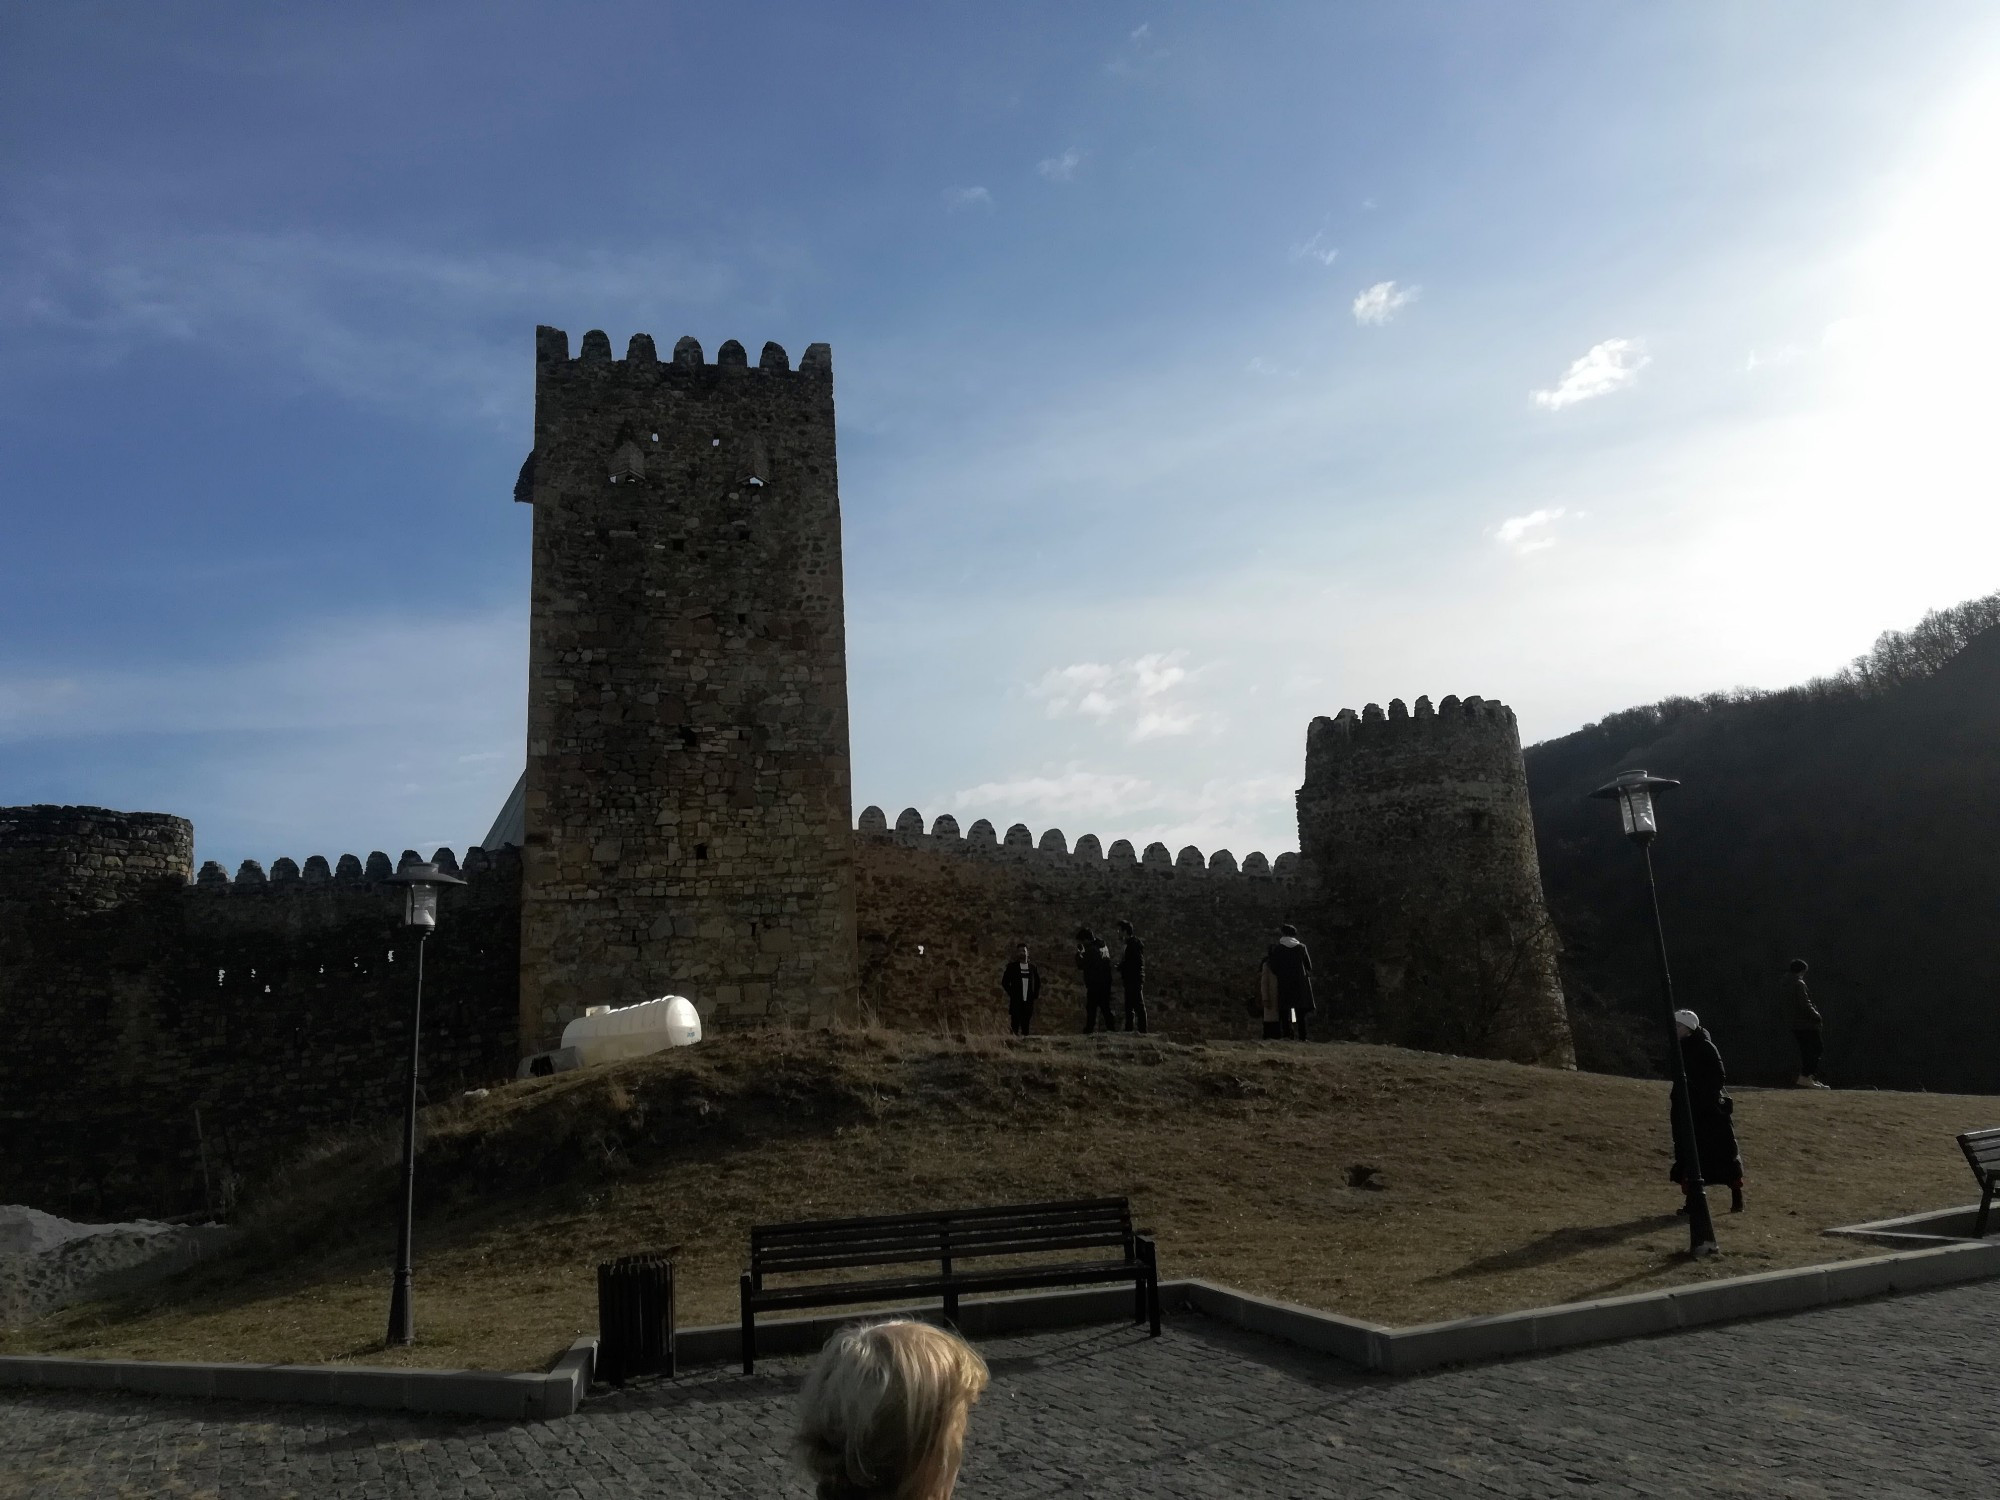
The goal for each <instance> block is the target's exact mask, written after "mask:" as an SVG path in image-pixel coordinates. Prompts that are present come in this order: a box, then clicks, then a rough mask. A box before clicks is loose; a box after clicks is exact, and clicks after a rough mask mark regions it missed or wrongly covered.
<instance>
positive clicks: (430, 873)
mask: <svg viewBox="0 0 2000 1500" xmlns="http://www.w3.org/2000/svg"><path fill="white" fill-rule="evenodd" d="M388 883H389V884H390V885H400V886H401V887H402V888H403V925H404V926H405V927H419V928H422V929H424V930H425V931H427V932H428V931H429V930H430V929H432V928H434V927H436V926H437V909H438V890H439V888H440V887H442V886H447V885H464V884H465V882H464V881H463V880H460V879H459V878H458V877H457V876H456V875H447V874H445V872H444V871H442V870H440V869H439V868H438V867H437V866H436V865H404V866H403V868H402V869H400V870H398V871H397V872H396V873H395V874H393V875H391V876H390V877H389V882H388Z"/></svg>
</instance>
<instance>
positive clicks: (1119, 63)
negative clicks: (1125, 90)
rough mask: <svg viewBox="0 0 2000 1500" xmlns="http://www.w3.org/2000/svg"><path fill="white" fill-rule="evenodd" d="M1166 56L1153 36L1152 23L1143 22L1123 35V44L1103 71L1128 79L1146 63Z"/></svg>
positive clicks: (1165, 50) (1165, 51)
mask: <svg viewBox="0 0 2000 1500" xmlns="http://www.w3.org/2000/svg"><path fill="white" fill-rule="evenodd" d="M1166 55H1167V49H1166V48H1164V47H1162V46H1161V45H1160V43H1159V39H1158V38H1157V37H1155V36H1154V35H1153V23H1152V22H1151V21H1144V22H1141V23H1140V24H1139V25H1137V26H1135V27H1133V28H1132V29H1131V30H1130V31H1128V32H1126V33H1125V44H1124V45H1123V46H1122V47H1120V48H1119V49H1118V53H1117V55H1116V56H1114V57H1113V58H1112V59H1111V61H1110V62H1108V63H1106V64H1105V65H1104V71H1105V72H1107V73H1112V74H1115V75H1118V76H1120V77H1129V76H1130V75H1132V74H1134V73H1137V72H1139V71H1141V70H1142V69H1143V68H1145V66H1146V65H1147V64H1148V63H1152V62H1155V61H1157V60H1158V59H1160V58H1162V57H1165V56H1166Z"/></svg>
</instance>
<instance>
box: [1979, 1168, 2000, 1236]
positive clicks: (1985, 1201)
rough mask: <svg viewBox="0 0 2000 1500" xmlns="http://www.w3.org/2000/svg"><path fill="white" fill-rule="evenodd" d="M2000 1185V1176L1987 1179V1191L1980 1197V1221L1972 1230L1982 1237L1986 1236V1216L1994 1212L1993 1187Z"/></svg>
mask: <svg viewBox="0 0 2000 1500" xmlns="http://www.w3.org/2000/svg"><path fill="white" fill-rule="evenodd" d="M1996 1185H2000V1177H1989V1178H1987V1179H1986V1191H1985V1192H1984V1193H1982V1194H1981V1195H1980V1198H1979V1221H1978V1222H1977V1223H1976V1224H1974V1225H1973V1226H1972V1232H1973V1234H1974V1235H1976V1236H1977V1237H1978V1238H1980V1239H1982V1240H1983V1239H1985V1238H1986V1216H1987V1215H1988V1214H1990V1213H1991V1212H1993V1189H1994V1187H1995V1186H1996Z"/></svg>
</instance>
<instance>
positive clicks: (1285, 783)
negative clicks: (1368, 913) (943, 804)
mask: <svg viewBox="0 0 2000 1500" xmlns="http://www.w3.org/2000/svg"><path fill="white" fill-rule="evenodd" d="M1293 782H1294V778H1292V777H1280V776H1262V777H1258V776H1250V777H1236V778H1215V779H1211V780H1207V781H1190V782H1172V781H1156V780H1151V779H1149V778H1147V777H1144V776H1135V775H1131V774H1129V773H1126V772H1122V771H1095V770H1088V769H1085V768H1084V767H1082V766H1080V765H1075V764H1071V765H1066V766H1062V767H1060V768H1056V769H1050V770H1044V771H1039V772H1029V773H1025V774H1023V775H1020V776H1010V777H1006V778H1004V779H1001V780H996V781H983V782H981V783H979V785H977V786H970V787H966V788H965V789H964V790H963V791H959V792H954V793H953V794H952V795H951V797H950V798H949V799H948V801H949V803H950V806H951V807H952V809H953V811H954V813H957V814H963V816H962V817H960V822H961V823H964V822H969V821H970V820H971V819H972V818H974V817H984V818H986V819H988V820H989V821H990V822H991V823H992V824H993V826H994V828H995V829H996V830H998V831H1001V832H1004V831H1005V830H1006V829H1007V828H1009V827H1010V826H1012V825H1013V824H1015V823H1018V822H1023V821H1025V820H1026V819H1028V818H1030V817H1034V818H1037V819H1040V818H1047V819H1051V820H1054V819H1062V820H1064V821H1062V822H1057V823H1055V824H1054V825H1053V826H1055V827H1057V828H1060V829H1061V830H1062V832H1063V836H1064V839H1065V841H1066V842H1067V843H1068V844H1069V846H1070V847H1071V848H1075V847H1076V841H1077V840H1078V839H1079V838H1081V837H1083V835H1084V834H1086V833H1094V834H1096V835H1097V839H1098V842H1099V844H1100V845H1102V846H1103V847H1104V848H1106V849H1109V848H1110V847H1111V845H1112V843H1113V842H1114V841H1115V840H1117V839H1120V838H1124V839H1129V840H1130V841H1131V843H1132V847H1133V849H1134V850H1135V851H1143V850H1144V849H1145V847H1146V846H1147V845H1148V844H1152V843H1161V844H1165V845H1166V846H1167V848H1169V849H1170V850H1173V851H1175V852H1176V853H1178V852H1179V851H1180V850H1181V849H1182V848H1184V847H1186V846H1187V845H1189V844H1193V845H1194V846H1195V847H1197V848H1199V849H1200V850H1201V851H1202V852H1203V853H1204V854H1214V853H1215V852H1216V851H1217V850H1218V849H1225V848H1226V849H1230V850H1231V851H1232V852H1233V853H1235V854H1236V855H1238V856H1239V858H1240V856H1242V855H1245V854H1248V853H1250V852H1252V848H1254V845H1247V844H1246V843H1245V841H1244V839H1243V837H1242V834H1243V830H1244V828H1245V827H1246V826H1250V825H1252V824H1261V823H1270V822H1273V821H1276V822H1278V823H1280V824H1281V825H1282V824H1289V823H1290V821H1291V818H1290V803H1291V800H1292V793H1293V791H1294V785H1293ZM1274 806H1276V807H1278V808H1279V809H1280V817H1279V818H1277V819H1275V820H1274V819H1273V818H1272V817H1271V816H1270V813H1271V809H1272V808H1273V807H1274ZM1031 826H1032V825H1031ZM1045 826H1047V825H1045ZM1034 832H1035V835H1036V842H1037V843H1039V842H1040V841H1041V839H1040V835H1041V832H1042V829H1035V830H1034ZM1232 840H1233V841H1234V842H1232ZM1293 842H1294V841H1293V840H1292V839H1291V838H1289V837H1287V838H1283V839H1281V840H1280V841H1279V842H1278V844H1277V846H1276V847H1275V848H1273V849H1271V850H1269V851H1268V852H1269V853H1271V854H1274V855H1275V854H1279V853H1282V852H1283V851H1284V850H1286V849H1289V848H1291V847H1293Z"/></svg>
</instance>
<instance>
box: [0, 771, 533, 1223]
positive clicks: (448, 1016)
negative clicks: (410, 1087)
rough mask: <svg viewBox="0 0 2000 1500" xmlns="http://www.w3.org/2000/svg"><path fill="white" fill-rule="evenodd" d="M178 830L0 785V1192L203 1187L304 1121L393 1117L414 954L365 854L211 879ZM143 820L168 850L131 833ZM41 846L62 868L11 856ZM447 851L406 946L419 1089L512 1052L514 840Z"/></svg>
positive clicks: (309, 1133)
mask: <svg viewBox="0 0 2000 1500" xmlns="http://www.w3.org/2000/svg"><path fill="white" fill-rule="evenodd" d="M64 830H66V833H67V837H66V838H65V839H64V840H62V841H61V842H58V841H56V840H55V839H53V838H51V837H50V835H51V834H52V833H53V832H57V831H64ZM162 830H164V834H163V832H162ZM191 835H192V829H191V827H190V825H189V824H188V823H187V822H186V820H184V819H180V818H169V817H165V816H163V815H160V814H154V813H117V812H108V811H106V810H105V809H103V808H0V1023H4V1027H5V1031H6V1035H7V1045H6V1046H5V1047H4V1048H0V1202H10V1203H27V1204H31V1205H33V1206H35V1207H37V1208H43V1209H48V1210H52V1211H55V1212H59V1213H64V1214H67V1215H69V1216H70V1217H74V1218H82V1219H92V1218H100V1217H106V1216H108V1217H112V1218H123V1217H129V1216H131V1215H134V1214H178V1213H186V1212H190V1211H193V1210H197V1209H208V1210H210V1211H214V1210H217V1209H223V1208H226V1207H227V1206H228V1203H229V1201H230V1199H231V1197H232V1196H233V1193H234V1185H235V1184H236V1183H238V1182H240V1181H245V1180H254V1179H256V1178H258V1177H259V1176H261V1175H262V1174H263V1173H264V1172H266V1171H268V1170H270V1169H271V1168H273V1167H275V1166H277V1165H278V1164H279V1163H280V1162H282V1161H283V1160H284V1159H285V1158H286V1157H287V1156H289V1155H291V1154H292V1153H293V1152H295V1151H297V1150H299V1149H300V1148H301V1147H302V1146H303V1145H305V1144H306V1143H307V1142H308V1141H310V1140H311V1139H312V1138H313V1137H314V1136H316V1135H318V1134H320V1133H322V1132H332V1131H346V1130H354V1129H364V1130H379V1131H380V1132H381V1133H382V1135H383V1138H384V1140H385V1142H386V1141H387V1140H390V1139H392V1138H393V1131H394V1130H395V1127H396V1122H397V1121H398V1120H399V1119H400V1117H401V1109H402V1098H403V1090H404V1088H405V1087H406V1078H407V1072H406V1070H407V1069H408V1067H409V1057H410V1050H409V1049H410V1029H409V1028H410V1017H411V1010H412V1001H413V1000H414V992H415V984H416V972H415V965H414V963H413V962H412V959H413V958H414V951H413V949H414V944H413V941H412V937H411V934H410V933H409V932H408V930H407V929H405V928H403V926H402V925H401V914H402V888H401V887H400V886H393V885H389V884H387V883H386V881H387V877H388V876H389V874H390V873H391V865H390V862H389V859H388V856H387V855H384V854H379V853H378V854H376V855H373V856H371V857H370V859H369V860H368V862H367V865H366V867H365V868H364V866H363V863H362V861H360V860H358V859H356V858H354V857H353V856H351V855H350V856H346V857H344V858H342V859H341V860H339V861H338V863H337V865H329V864H328V862H327V861H326V860H325V859H322V858H319V857H317V856H315V857H314V858H311V859H308V860H306V861H305V862H304V865H303V867H302V866H301V865H299V864H298V863H296V862H294V861H292V860H290V859H280V860H277V861H275V862H274V863H273V864H272V866H271V870H270V873H269V874H268V875H267V874H266V873H265V871H264V870H263V869H262V868H261V867H260V866H259V865H257V864H256V863H255V862H254V861H249V862H246V863H245V864H244V866H243V868H242V870H241V871H240V872H238V874H237V876H236V877H235V879H233V880H232V879H231V878H230V877H229V876H228V875H227V874H225V873H224V872H223V871H222V870H221V869H219V868H217V867H216V866H215V865H213V864H211V865H208V866H205V867H204V868H203V870H202V872H201V875H200V877H199V878H198V879H197V880H196V881H195V882H194V883H192V884H190V883H189V882H188V880H187V873H186V864H187V860H186V856H185V854H184V853H181V852H179V851H182V850H185V849H186V848H187V847H188V845H189V844H190V843H191ZM163 842H164V845H165V848H166V849H167V850H169V851H173V852H172V854H171V858H172V859H173V860H174V861H175V862H176V867H175V868H174V869H172V870H169V871H162V870H159V869H156V868H154V866H155V865H156V864H157V863H158V860H157V859H156V858H152V857H149V856H148V854H147V851H152V854H154V855H157V854H159V853H160V851H161V848H162V844H163ZM52 851H60V852H61V853H62V855H63V861H62V862H63V863H64V864H65V865H66V866H67V867H68V868H69V869H71V870H72V871H74V872H76V873H74V874H73V875H72V877H71V878H70V879H69V880H68V881H67V882H64V883H58V884H54V885H52V884H50V883H48V882H47V881H45V880H42V879H28V880H23V879H21V878H20V877H21V876H22V875H23V874H24V873H27V872H30V871H39V872H42V873H46V871H47V870H48V868H49V863H48V856H49V855H50V853H51V852H52ZM436 857H437V858H438V859H439V862H440V863H441V864H443V865H445V867H446V868H447V869H452V868H455V865H454V864H453V861H452V856H451V852H450V851H449V850H440V851H438V855H437V856H436ZM114 859H116V860H122V861H125V863H124V864H123V865H122V866H118V867H114V866H111V865H110V864H108V861H110V860H114ZM114 868H122V869H123V870H124V871H125V872H126V873H125V875H124V877H123V890H122V892H120V893H119V894H120V895H121V896H122V899H119V900H116V901H115V902H114V901H113V900H112V899H110V897H111V894H112V893H111V892H110V891H109V889H108V882H109V881H110V879H111V876H110V873H109V872H110V871H111V870H112V869H114ZM463 874H464V876H465V878H466V880H467V881H468V882H469V883H468V884H467V885H466V886H464V887H462V888H460V887H454V888H452V889H449V890H446V891H445V892H443V893H442V895H441V898H440V910H439V920H438V927H437V932H436V934H435V935H434V936H433V937H432V938H431V939H430V940H429V944H428V950H427V962H426V964H425V975H424V1036H423V1057H422V1067H421V1071H420V1080H421V1086H422V1090H423V1098H424V1100H425V1102H426V1103H440V1102H443V1101H444V1100H447V1099H449V1098H451V1097H452V1096H453V1095H454V1094H456V1093H457V1092H458V1091H460V1090H461V1089H465V1088H470V1087H474V1086H483V1085H488V1084H493V1083H496V1082H499V1081H500V1080H502V1079H505V1078H508V1077H510V1076H512V1074H513V1071H514V1063H515V1032H516V1026H517V1017H518V1007H517V1005H516V1001H515V976H516V975H517V973H518V972H519V968H520V954H519V946H518V934H519V913H520V862H519V859H518V857H517V856H516V854H515V852H514V851H513V850H502V851H499V852H497V853H491V854H489V853H487V852H486V851H483V850H468V851H467V854H466V861H465V867H464V871H463ZM83 896H88V897H90V899H88V900H84V899H80V898H81V897H83ZM204 1167H205V1169H206V1170H205V1171H204Z"/></svg>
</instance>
